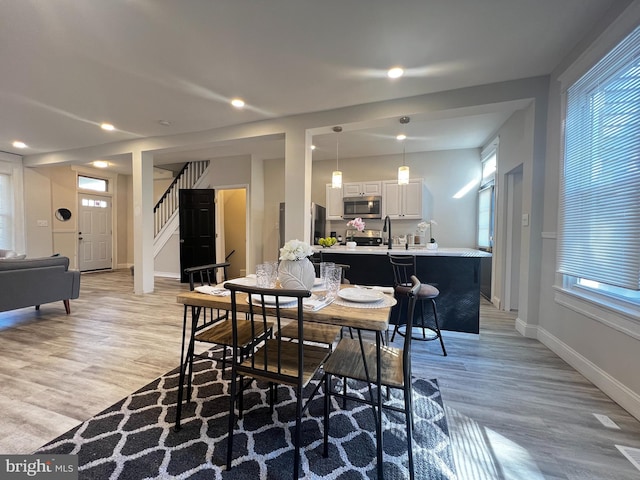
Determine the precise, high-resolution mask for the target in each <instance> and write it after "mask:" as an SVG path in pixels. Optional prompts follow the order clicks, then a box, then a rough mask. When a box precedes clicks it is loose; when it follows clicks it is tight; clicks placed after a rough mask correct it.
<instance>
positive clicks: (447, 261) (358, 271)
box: [316, 245, 491, 333]
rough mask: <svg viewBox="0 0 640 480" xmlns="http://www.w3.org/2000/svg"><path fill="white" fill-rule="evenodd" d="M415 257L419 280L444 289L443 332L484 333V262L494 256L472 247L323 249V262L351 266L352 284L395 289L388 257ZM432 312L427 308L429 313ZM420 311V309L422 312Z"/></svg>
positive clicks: (440, 302) (319, 252) (441, 305)
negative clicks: (485, 258)
mask: <svg viewBox="0 0 640 480" xmlns="http://www.w3.org/2000/svg"><path fill="white" fill-rule="evenodd" d="M388 254H391V255H415V257H416V267H417V277H418V278H419V279H420V281H421V282H423V283H430V284H433V285H435V286H436V287H437V288H438V290H440V296H439V297H438V299H437V300H436V303H437V305H438V316H439V320H440V328H441V330H449V331H456V332H465V333H479V331H480V278H481V275H480V268H481V267H480V261H481V259H482V258H484V257H491V254H490V253H487V252H483V251H480V250H474V249H471V248H437V249H434V250H430V249H427V248H426V247H419V246H418V247H411V248H409V249H405V248H400V247H398V246H395V245H394V247H393V248H392V249H391V250H389V249H388V248H387V246H386V245H385V246H379V247H356V248H355V249H348V248H347V247H345V246H342V245H336V246H333V247H331V248H319V249H318V250H317V254H316V258H318V259H319V260H321V261H326V262H334V263H342V264H346V265H349V266H350V269H349V271H348V272H347V274H346V277H347V279H348V280H349V281H350V282H351V283H352V284H357V285H381V286H393V271H392V269H391V265H390V263H389V259H388V258H387V255H388ZM429 310H430V309H427V311H429ZM418 311H419V309H418Z"/></svg>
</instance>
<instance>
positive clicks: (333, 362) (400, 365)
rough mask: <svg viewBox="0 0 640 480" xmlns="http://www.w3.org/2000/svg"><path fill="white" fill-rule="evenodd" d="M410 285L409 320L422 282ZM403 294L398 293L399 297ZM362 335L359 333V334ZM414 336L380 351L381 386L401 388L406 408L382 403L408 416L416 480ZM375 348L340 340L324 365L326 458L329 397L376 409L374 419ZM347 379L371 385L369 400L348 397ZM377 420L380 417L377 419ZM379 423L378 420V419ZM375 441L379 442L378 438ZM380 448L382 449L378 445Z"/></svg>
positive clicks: (409, 448)
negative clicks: (334, 383) (336, 386)
mask: <svg viewBox="0 0 640 480" xmlns="http://www.w3.org/2000/svg"><path fill="white" fill-rule="evenodd" d="M410 281H411V284H410V286H409V287H408V288H407V290H405V291H403V293H402V295H404V296H405V297H406V298H405V299H406V302H405V303H404V305H405V306H406V315H407V316H408V317H409V318H410V317H411V316H412V315H413V312H414V310H415V305H416V301H417V299H418V292H419V290H420V288H421V285H420V281H419V280H418V279H417V278H416V277H415V276H413V277H410ZM399 295H400V293H398V296H399ZM358 333H359V332H358ZM411 339H412V336H411V335H405V338H404V345H403V347H402V348H395V347H390V346H382V347H381V349H380V352H379V354H380V363H379V365H380V384H381V386H382V387H386V388H387V389H388V388H396V389H402V391H403V396H404V408H400V407H397V406H395V405H391V404H390V403H388V402H387V403H384V401H383V404H382V408H385V409H389V410H393V411H397V412H401V413H404V414H405V418H406V428H407V451H408V456H409V474H410V478H411V479H412V480H413V478H414V466H413V451H412V433H411V432H412V428H413V409H412V397H411V391H412V388H411ZM376 350H377V348H376V345H375V344H373V343H371V342H363V341H362V338H361V337H360V335H358V339H357V340H354V339H350V338H344V339H342V340H340V343H338V346H337V347H336V348H335V350H334V351H333V353H332V354H331V356H330V357H329V359H328V360H327V361H326V362H325V364H324V367H323V368H324V372H325V391H326V392H327V393H326V395H325V420H324V452H323V454H324V456H327V455H328V443H329V404H330V402H329V397H330V396H331V395H333V396H336V397H339V398H342V399H343V400H344V401H345V402H346V400H347V399H348V400H354V401H357V402H361V403H365V404H368V405H371V406H372V407H373V412H374V417H375V409H376V406H377V407H378V408H380V406H378V405H377V400H376V399H375V397H374V395H373V392H372V389H371V388H372V387H371V383H372V381H373V380H372V379H374V378H377V371H378V370H377V365H378V363H377V355H378V352H377V351H376ZM331 376H336V377H341V378H342V379H343V393H339V392H338V391H334V390H332V388H331ZM347 379H354V380H358V381H362V382H369V393H370V398H366V397H365V398H361V397H356V396H354V395H353V394H349V392H348V388H347ZM376 418H377V417H376ZM376 421H377V420H376ZM376 441H378V439H377V438H376ZM378 448H380V446H378Z"/></svg>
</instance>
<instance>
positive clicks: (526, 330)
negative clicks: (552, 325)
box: [516, 317, 538, 338]
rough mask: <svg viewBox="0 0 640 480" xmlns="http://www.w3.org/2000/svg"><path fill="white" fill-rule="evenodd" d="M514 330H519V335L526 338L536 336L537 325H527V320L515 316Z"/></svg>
mask: <svg viewBox="0 0 640 480" xmlns="http://www.w3.org/2000/svg"><path fill="white" fill-rule="evenodd" d="M516 330H517V331H518V332H520V335H522V336H523V337H527V338H538V326H537V325H535V326H531V325H527V322H525V321H524V320H522V319H521V318H520V317H517V318H516Z"/></svg>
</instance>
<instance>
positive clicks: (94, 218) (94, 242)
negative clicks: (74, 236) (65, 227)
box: [78, 193, 113, 272]
mask: <svg viewBox="0 0 640 480" xmlns="http://www.w3.org/2000/svg"><path fill="white" fill-rule="evenodd" d="M78 204H79V205H78V212H80V215H79V216H78V268H79V269H80V271H81V272H86V271H90V270H105V269H109V268H112V259H111V252H112V249H113V238H112V232H111V197H108V196H103V195H93V194H91V195H89V194H85V193H82V194H80V195H79V199H78Z"/></svg>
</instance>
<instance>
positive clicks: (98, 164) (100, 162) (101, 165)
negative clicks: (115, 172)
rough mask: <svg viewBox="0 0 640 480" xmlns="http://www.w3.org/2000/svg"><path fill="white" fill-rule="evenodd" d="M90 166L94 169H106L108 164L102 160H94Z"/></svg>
mask: <svg viewBox="0 0 640 480" xmlns="http://www.w3.org/2000/svg"><path fill="white" fill-rule="evenodd" d="M92 165H93V166H94V167H96V168H107V167H108V166H109V162H105V161H104V160H96V161H95V162H92Z"/></svg>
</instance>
